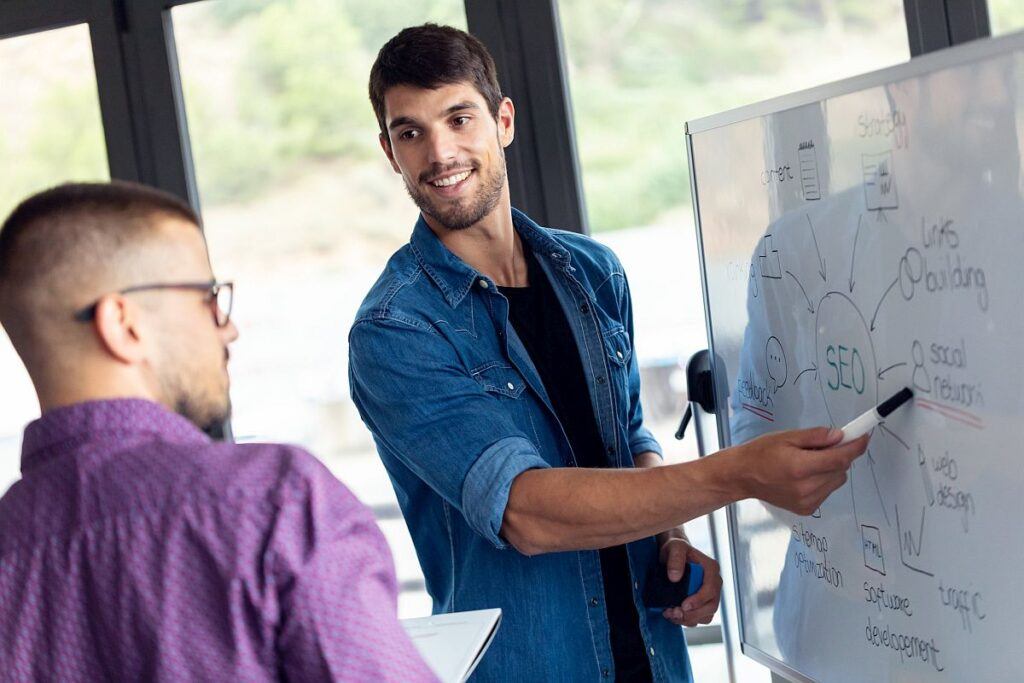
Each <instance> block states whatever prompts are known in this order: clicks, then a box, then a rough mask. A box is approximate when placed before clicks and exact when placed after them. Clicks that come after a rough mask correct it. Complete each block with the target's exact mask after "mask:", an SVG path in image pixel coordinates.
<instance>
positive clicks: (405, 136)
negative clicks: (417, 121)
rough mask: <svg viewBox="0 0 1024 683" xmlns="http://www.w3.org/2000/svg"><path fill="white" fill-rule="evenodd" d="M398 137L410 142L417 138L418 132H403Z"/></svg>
mask: <svg viewBox="0 0 1024 683" xmlns="http://www.w3.org/2000/svg"><path fill="white" fill-rule="evenodd" d="M398 137H399V138H400V139H402V140H412V139H413V138H415V137H419V132H418V131H415V130H403V131H402V132H401V133H399V134H398Z"/></svg>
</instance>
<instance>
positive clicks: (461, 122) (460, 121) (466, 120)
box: [452, 116, 470, 126]
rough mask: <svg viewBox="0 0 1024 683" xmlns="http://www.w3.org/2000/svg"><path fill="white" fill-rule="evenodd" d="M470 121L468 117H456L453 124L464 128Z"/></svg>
mask: <svg viewBox="0 0 1024 683" xmlns="http://www.w3.org/2000/svg"><path fill="white" fill-rule="evenodd" d="M469 120H470V119H469V117H468V116H456V117H455V118H454V119H452V123H454V124H455V125H456V126H464V125H466V124H467V123H469Z"/></svg>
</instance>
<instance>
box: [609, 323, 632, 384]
mask: <svg viewBox="0 0 1024 683" xmlns="http://www.w3.org/2000/svg"><path fill="white" fill-rule="evenodd" d="M602 336H603V337H604V349H605V353H606V354H607V356H608V362H609V363H610V364H611V367H612V370H615V369H616V368H618V369H620V370H622V371H623V372H627V373H628V372H629V361H630V360H631V359H632V358H633V347H632V346H631V345H630V343H629V335H628V334H626V328H624V327H617V328H614V329H612V330H610V331H609V330H606V331H605V332H604V334H603V335H602Z"/></svg>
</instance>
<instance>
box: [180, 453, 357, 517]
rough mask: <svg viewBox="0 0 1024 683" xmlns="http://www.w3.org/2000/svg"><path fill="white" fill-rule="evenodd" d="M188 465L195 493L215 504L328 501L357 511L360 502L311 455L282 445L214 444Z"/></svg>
mask: <svg viewBox="0 0 1024 683" xmlns="http://www.w3.org/2000/svg"><path fill="white" fill-rule="evenodd" d="M203 451H204V452H202V453H199V452H196V453H193V457H192V458H190V459H189V465H190V469H191V472H190V474H189V478H190V479H191V480H192V486H191V491H193V492H194V493H195V494H196V495H197V496H199V497H202V498H204V499H206V500H208V501H213V502H220V501H224V502H229V501H236V502H239V503H244V504H249V505H257V506H266V505H269V506H270V508H268V509H273V508H279V507H281V506H283V505H286V504H289V503H308V502H310V501H311V500H313V499H316V498H330V499H333V500H334V501H335V502H336V503H344V504H351V505H353V506H359V505H360V504H359V501H358V500H357V499H356V497H355V495H354V494H352V492H351V491H349V490H348V488H347V487H346V486H345V485H344V484H343V483H341V482H340V481H339V480H338V479H337V478H336V477H335V476H334V475H333V474H332V473H331V471H330V470H329V469H328V468H327V467H326V466H325V465H324V464H323V463H322V462H320V460H318V459H317V458H316V457H315V456H314V455H312V454H311V453H310V452H309V451H307V450H305V449H304V448H301V447H299V446H294V445H290V444H282V443H246V444H228V443H217V444H210V445H208V446H207V447H206V448H205V449H203Z"/></svg>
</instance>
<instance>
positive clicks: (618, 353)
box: [615, 351, 625, 360]
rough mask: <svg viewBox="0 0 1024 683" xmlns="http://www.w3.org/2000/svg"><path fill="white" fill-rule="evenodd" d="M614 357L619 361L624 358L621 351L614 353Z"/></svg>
mask: <svg viewBox="0 0 1024 683" xmlns="http://www.w3.org/2000/svg"><path fill="white" fill-rule="evenodd" d="M615 355H616V356H618V357H619V360H622V359H624V358H625V356H623V355H622V351H616V352H615Z"/></svg>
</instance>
